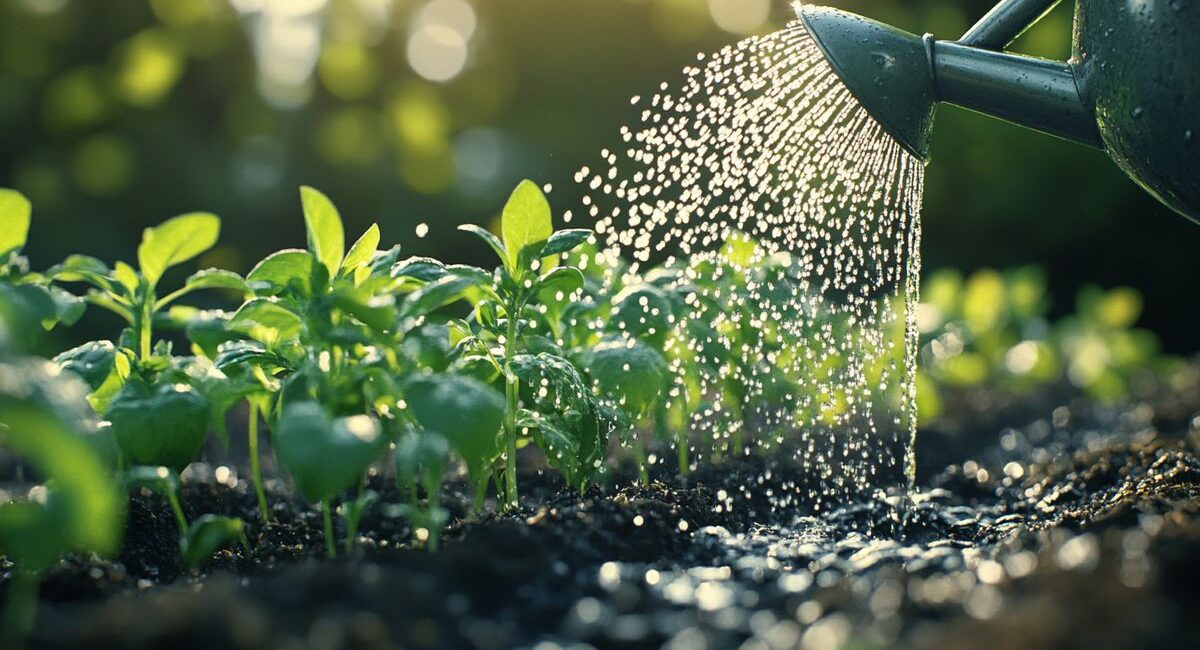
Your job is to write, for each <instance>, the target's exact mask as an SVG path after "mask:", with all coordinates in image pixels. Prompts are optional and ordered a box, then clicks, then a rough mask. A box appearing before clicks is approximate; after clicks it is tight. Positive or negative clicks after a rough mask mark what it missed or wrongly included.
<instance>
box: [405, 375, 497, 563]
mask: <svg viewBox="0 0 1200 650" xmlns="http://www.w3.org/2000/svg"><path fill="white" fill-rule="evenodd" d="M403 390H404V395H405V399H406V401H407V403H408V407H409V409H410V410H411V411H412V415H413V418H414V419H415V420H416V422H417V425H418V426H419V427H420V430H418V431H417V432H414V433H411V434H409V438H407V439H406V440H411V439H412V438H413V437H415V438H417V440H418V442H406V443H405V444H404V445H403V446H402V447H401V448H400V449H399V450H398V454H397V458H396V462H397V464H398V465H397V467H398V468H400V469H404V470H406V471H405V476H410V477H421V478H422V479H423V480H422V483H423V486H424V488H425V491H426V495H427V496H428V498H429V500H430V503H429V508H428V510H427V511H426V514H428V515H429V517H428V519H429V520H430V522H431V523H437V520H438V519H439V518H440V514H439V512H438V510H439V504H438V501H437V499H438V493H439V491H440V487H441V481H442V466H441V464H440V461H439V454H438V453H437V452H438V451H439V448H440V445H439V443H436V442H431V441H427V440H425V439H426V438H430V437H440V438H442V439H444V440H445V441H446V443H448V446H449V447H450V448H452V449H453V450H454V451H455V453H457V454H458V455H459V457H460V458H462V460H463V462H464V463H466V465H467V471H468V473H469V474H470V477H471V482H472V483H473V484H474V485H475V507H476V509H478V507H479V506H480V505H481V502H482V500H483V491H484V488H485V487H486V486H487V477H488V469H489V467H490V466H491V463H492V462H493V460H494V459H495V458H496V456H497V455H498V454H499V452H500V445H499V444H498V442H499V441H498V439H497V435H496V434H497V432H498V431H499V430H500V427H501V425H502V424H503V421H504V419H505V418H506V417H507V416H508V413H507V412H506V410H505V408H506V403H505V402H504V400H503V399H502V398H501V396H500V394H499V392H498V391H496V390H494V389H493V388H491V387H490V386H488V385H486V384H484V383H483V382H480V381H479V380H477V379H472V378H470V377H461V376H456V375H449V374H447V375H430V376H422V375H418V376H416V377H413V378H412V379H410V380H409V381H407V382H406V383H405V384H404V387H403ZM400 452H403V453H400ZM439 529H440V524H439V525H438V526H436V527H433V528H431V529H430V531H431V533H432V534H434V535H435V537H434V538H433V539H434V542H433V543H434V545H435V546H436V544H437V542H436V531H437V530H439Z"/></svg>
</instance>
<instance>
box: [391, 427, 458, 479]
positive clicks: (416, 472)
mask: <svg viewBox="0 0 1200 650" xmlns="http://www.w3.org/2000/svg"><path fill="white" fill-rule="evenodd" d="M449 455H450V443H449V442H448V441H447V440H446V438H445V437H443V436H442V434H440V433H436V432H432V431H413V432H412V433H409V434H408V435H405V436H404V437H403V438H401V439H400V441H399V442H397V443H396V450H395V451H394V452H392V458H393V460H394V462H395V465H396V475H397V476H399V477H400V478H401V480H404V481H407V482H415V481H419V480H421V478H423V477H422V476H421V475H422V474H423V473H425V474H436V475H437V477H436V478H437V479H440V478H441V475H442V468H444V467H445V465H446V457H447V456H449Z"/></svg>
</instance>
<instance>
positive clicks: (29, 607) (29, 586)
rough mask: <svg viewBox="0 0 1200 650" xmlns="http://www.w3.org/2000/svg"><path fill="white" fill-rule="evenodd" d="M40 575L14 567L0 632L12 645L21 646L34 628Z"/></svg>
mask: <svg viewBox="0 0 1200 650" xmlns="http://www.w3.org/2000/svg"><path fill="white" fill-rule="evenodd" d="M37 592H38V576H37V574H36V573H34V572H32V571H26V570H24V569H21V568H20V567H14V568H13V572H12V577H11V578H9V581H8V590H7V593H6V594H5V599H4V600H5V602H4V616H3V618H2V619H0V632H2V634H3V639H4V640H5V641H7V642H8V643H11V644H12V645H11V646H8V645H7V644H6V647H21V646H20V643H21V639H23V638H25V637H26V636H28V635H29V632H30V631H31V630H32V629H33V619H34V616H35V615H36V614H37Z"/></svg>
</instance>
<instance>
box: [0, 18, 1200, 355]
mask: <svg viewBox="0 0 1200 650" xmlns="http://www.w3.org/2000/svg"><path fill="white" fill-rule="evenodd" d="M834 4H838V5H840V6H842V8H845V9H848V10H851V11H855V12H858V13H862V14H864V15H868V16H872V17H875V18H878V19H881V20H885V21H888V22H891V23H893V24H896V25H897V26H899V27H902V28H905V29H909V30H911V31H914V32H917V33H922V32H926V31H928V32H932V33H934V34H936V35H938V36H939V37H954V36H956V35H958V34H960V33H962V32H963V31H964V30H965V28H966V27H967V26H968V25H969V24H970V23H971V22H972V21H973V20H974V19H975V18H977V17H978V16H981V15H983V13H984V12H985V11H986V10H987V8H988V5H989V3H988V2H986V1H985V0H969V1H966V2H964V1H963V0H954V1H951V0H907V1H905V2H903V3H901V2H898V1H897V0H858V1H856V2H852V3H848V2H835V3H834ZM789 18H790V10H789V7H788V3H786V2H776V1H773V0H606V1H603V2H586V3H577V2H562V1H561V0H512V1H508V2H487V1H482V0H312V1H308V2H264V1H263V0H112V1H110V2H103V3H101V2H88V1H86V0H0V142H4V147H3V150H2V151H0V181H2V182H3V184H5V185H9V186H13V187H16V188H18V189H20V190H21V191H22V192H24V193H25V194H26V195H27V196H29V197H30V198H31V199H32V200H33V202H34V203H35V204H36V205H37V206H38V211H39V214H38V220H39V224H42V225H41V227H42V228H44V229H45V230H46V231H50V232H54V233H55V236H54V237H42V238H40V239H38V240H37V241H36V243H35V245H34V246H32V247H31V250H30V251H28V254H29V255H30V256H31V257H32V258H33V259H34V260H35V266H38V267H44V266H45V264H44V260H48V259H57V258H60V257H61V256H62V253H63V252H64V251H69V250H90V251H94V252H95V253H96V254H97V255H99V256H100V257H102V258H106V259H107V258H122V257H125V258H127V257H128V256H129V255H130V254H131V253H132V251H130V250H129V249H128V246H129V242H131V241H136V240H137V236H136V235H137V232H138V231H139V229H140V227H141V223H140V221H139V218H140V217H139V215H144V214H177V213H181V212H185V211H189V210H195V209H205V210H211V211H213V212H217V213H219V214H222V215H225V216H226V218H227V227H226V231H227V232H226V234H227V237H226V238H225V241H226V242H228V243H225V244H222V245H221V246H219V247H217V248H215V249H213V250H212V251H210V252H208V253H207V254H206V256H205V259H204V260H203V263H204V264H205V265H213V266H220V267H222V268H230V269H234V270H238V271H246V270H248V268H249V265H250V264H251V263H252V261H253V260H256V259H259V258H260V257H261V256H262V255H264V254H265V253H267V252H269V251H270V250H271V246H272V243H271V242H273V241H276V239H277V237H276V235H278V236H279V237H288V236H298V235H299V232H300V231H299V227H298V224H296V223H295V220H294V219H293V218H291V216H292V206H291V201H292V188H294V187H295V186H296V185H299V184H303V183H319V184H320V185H321V187H323V188H324V189H325V190H326V191H327V192H329V193H330V195H331V196H333V197H334V198H335V199H336V200H337V201H338V202H339V204H341V205H343V206H344V207H345V210H346V212H347V213H348V214H354V215H362V217H361V221H352V222H350V223H348V224H347V226H348V227H349V228H350V229H351V230H354V231H358V230H361V229H362V228H365V227H366V226H367V225H368V223H369V221H368V218H371V219H373V220H377V221H379V222H380V223H381V224H383V225H384V226H385V227H390V228H392V229H393V231H397V230H396V229H397V228H398V229H399V230H398V231H399V232H411V230H410V229H413V228H416V227H417V225H418V224H426V223H427V224H429V227H428V235H427V236H425V237H423V238H421V239H418V240H414V242H413V245H412V247H411V248H412V250H408V251H406V252H410V253H415V254H423V255H434V256H437V257H440V258H442V259H450V260H453V261H464V262H478V261H481V260H483V259H485V255H486V250H485V249H484V248H483V247H482V246H480V245H476V246H474V247H470V248H466V249H460V244H459V243H457V241H458V240H456V239H455V237H454V234H453V225H455V224H457V223H462V222H487V221H489V220H490V219H491V218H493V217H494V216H495V213H494V209H495V206H497V205H500V204H501V203H502V200H503V198H504V196H505V195H506V193H507V190H508V189H509V188H511V187H512V186H513V185H514V184H515V182H516V180H518V179H519V178H521V177H525V176H532V177H537V178H540V179H544V180H546V181H548V182H549V183H550V184H551V185H552V186H553V187H554V188H555V190H554V192H555V202H556V204H558V205H570V204H572V203H573V202H574V201H576V200H577V199H578V198H579V192H578V191H577V189H576V188H575V186H574V185H573V184H572V182H571V174H572V173H573V172H574V170H575V169H577V168H578V167H579V166H581V165H582V164H587V163H592V162H594V161H595V157H596V155H597V152H598V151H599V150H600V149H602V148H603V147H605V146H611V145H613V144H615V143H616V142H617V141H618V140H617V129H618V128H619V126H620V125H622V124H627V123H632V122H634V121H635V120H636V111H635V110H634V109H633V108H632V107H631V106H630V105H629V103H628V101H627V98H628V97H630V96H632V95H635V94H643V93H646V92H649V91H651V90H652V89H653V88H656V87H657V85H658V84H659V83H660V82H662V81H664V80H670V79H675V78H677V77H678V75H679V71H680V70H681V68H682V67H683V66H685V65H688V64H689V63H691V62H692V61H694V56H695V53H696V52H698V51H712V50H715V49H717V48H719V47H720V46H722V45H725V44H728V43H730V42H733V41H734V40H736V39H738V38H740V37H741V36H742V34H744V33H748V32H764V31H768V30H771V29H774V28H777V27H778V26H781V25H782V24H784V23H785V22H786V21H787V20H788V19H789ZM1070 22H1071V7H1070V5H1069V3H1067V4H1064V5H1063V6H1060V7H1059V8H1058V9H1056V10H1055V11H1054V12H1052V13H1051V14H1050V15H1049V16H1048V17H1047V18H1046V19H1044V20H1043V21H1042V23H1040V24H1038V25H1037V26H1035V27H1034V28H1032V29H1030V30H1029V31H1028V32H1027V33H1026V34H1025V35H1023V36H1022V37H1021V39H1020V40H1019V41H1018V43H1017V44H1016V45H1015V46H1014V49H1017V50H1019V51H1023V52H1027V53H1032V54H1037V55H1042V56H1049V57H1056V58H1062V57H1065V56H1066V55H1067V54H1068V52H1069V38H1070V31H1071V29H1070ZM934 140H935V142H934V144H933V149H932V150H933V160H932V163H931V164H930V166H929V168H928V175H927V184H926V199H925V205H926V208H925V212H924V214H925V237H926V239H925V246H924V249H925V262H926V265H927V267H928V268H939V267H955V268H965V269H973V268H980V267H984V266H1011V265H1014V264H1022V263H1036V264H1039V265H1041V266H1042V267H1044V268H1046V269H1048V271H1049V274H1048V276H1047V279H1048V282H1047V286H1048V292H1049V296H1050V297H1051V299H1052V300H1051V302H1050V309H1051V312H1050V313H1051V314H1055V315H1060V314H1064V313H1066V312H1067V311H1069V310H1070V307H1071V298H1072V296H1073V295H1074V294H1075V293H1076V291H1077V290H1079V289H1080V288H1081V287H1082V286H1084V285H1085V284H1087V283H1089V282H1098V283H1101V284H1104V285H1109V286H1111V285H1118V284H1125V285H1130V286H1135V287H1137V288H1138V289H1139V290H1141V291H1142V292H1143V293H1144V295H1145V296H1146V304H1145V317H1144V322H1145V324H1146V325H1147V326H1148V327H1150V328H1151V329H1153V330H1155V331H1157V332H1159V333H1160V334H1161V335H1162V337H1163V340H1164V343H1165V345H1166V347H1167V348H1168V349H1172V350H1177V351H1192V350H1195V349H1197V348H1200V329H1197V328H1196V327H1194V326H1193V325H1192V323H1193V322H1194V321H1195V319H1196V318H1197V316H1200V305H1197V303H1196V301H1192V300H1185V299H1180V297H1179V295H1178V293H1177V292H1176V290H1175V286H1176V284H1177V282H1178V278H1180V277H1195V276H1196V275H1197V272H1200V257H1198V256H1196V255H1195V254H1194V248H1195V246H1194V243H1193V242H1194V238H1195V237H1196V236H1197V235H1198V234H1200V233H1198V232H1197V231H1196V230H1195V226H1194V225H1192V224H1189V223H1187V222H1185V221H1184V220H1182V219H1179V218H1178V217H1176V216H1174V215H1172V214H1170V213H1169V211H1168V210H1167V209H1166V208H1163V207H1162V206H1159V205H1158V204H1157V203H1156V202H1155V201H1153V200H1152V199H1151V198H1149V197H1148V196H1146V195H1144V193H1142V192H1141V191H1140V190H1139V189H1138V188H1137V187H1136V186H1135V185H1134V184H1133V183H1132V182H1130V181H1128V180H1127V179H1125V178H1124V177H1123V176H1122V175H1121V174H1120V172H1119V171H1118V170H1117V169H1116V168H1115V166H1113V165H1112V164H1111V163H1109V162H1108V161H1107V160H1106V158H1105V157H1104V156H1103V155H1101V154H1099V153H1097V152H1094V151H1089V150H1086V149H1084V148H1081V147H1077V146H1073V145H1070V144H1067V143H1064V142H1060V141H1056V140H1053V139H1051V138H1047V137H1045V136H1041V135H1038V134H1034V133H1032V132H1027V131H1024V130H1022V129H1019V128H1017V127H1013V126H1010V125H1006V124H1003V123H1001V122H998V121H995V120H992V119H989V118H985V117H982V116H978V115H974V114H971V113H969V112H967V111H963V110H959V109H956V108H950V107H947V108H943V109H941V110H940V111H939V114H938V117H937V128H936V129H935V133H934ZM583 225H587V224H583ZM265 234H269V235H271V236H264V235H265ZM1118 253H1122V255H1118Z"/></svg>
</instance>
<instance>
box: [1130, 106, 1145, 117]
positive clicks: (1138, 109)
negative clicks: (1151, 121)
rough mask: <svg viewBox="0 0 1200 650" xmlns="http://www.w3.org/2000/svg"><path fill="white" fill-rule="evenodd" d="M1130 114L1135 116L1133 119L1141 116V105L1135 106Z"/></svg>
mask: <svg viewBox="0 0 1200 650" xmlns="http://www.w3.org/2000/svg"><path fill="white" fill-rule="evenodd" d="M1129 114H1130V115H1131V116H1133V119H1135V120H1136V119H1138V118H1139V117H1141V116H1142V107H1141V106H1138V107H1135V108H1134V109H1133V110H1132V111H1130V112H1129Z"/></svg>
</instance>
